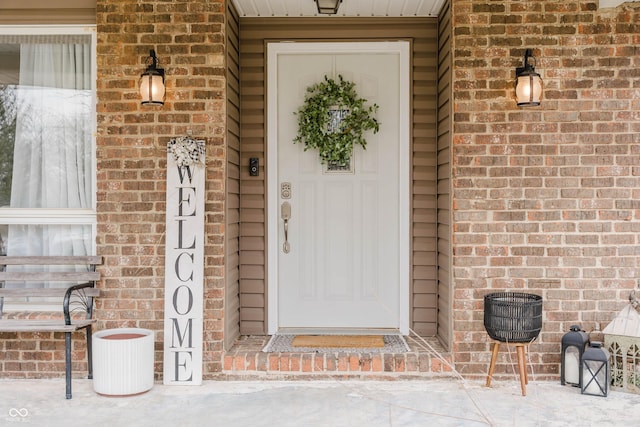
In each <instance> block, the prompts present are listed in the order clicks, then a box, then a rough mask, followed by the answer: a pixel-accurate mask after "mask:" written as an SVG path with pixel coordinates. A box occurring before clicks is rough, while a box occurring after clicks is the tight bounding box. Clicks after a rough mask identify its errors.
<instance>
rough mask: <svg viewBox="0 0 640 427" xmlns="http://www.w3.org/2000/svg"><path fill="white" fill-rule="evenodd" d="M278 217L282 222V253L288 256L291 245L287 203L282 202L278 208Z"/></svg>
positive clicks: (288, 206)
mask: <svg viewBox="0 0 640 427" xmlns="http://www.w3.org/2000/svg"><path fill="white" fill-rule="evenodd" d="M280 216H281V217H282V220H283V221H284V244H283V245H282V251H283V252H284V253H285V254H288V253H289V252H290V251H291V245H290V244H289V220H290V219H291V205H290V204H289V202H284V203H283V204H282V206H281V207H280Z"/></svg>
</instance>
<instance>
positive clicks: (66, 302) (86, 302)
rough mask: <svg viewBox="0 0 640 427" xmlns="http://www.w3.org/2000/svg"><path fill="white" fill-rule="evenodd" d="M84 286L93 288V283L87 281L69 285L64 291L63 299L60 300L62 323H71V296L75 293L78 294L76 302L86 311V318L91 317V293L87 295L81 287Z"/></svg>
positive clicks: (84, 287) (83, 287)
mask: <svg viewBox="0 0 640 427" xmlns="http://www.w3.org/2000/svg"><path fill="white" fill-rule="evenodd" d="M86 288H91V289H94V288H95V283H93V282H87V283H81V284H78V285H73V286H69V287H68V288H67V291H66V292H65V293H64V299H63V300H62V311H63V312H64V323H65V324H66V325H70V324H71V311H72V310H71V308H70V306H71V296H72V295H73V294H74V293H76V294H77V295H78V298H79V301H77V303H78V304H80V306H81V307H82V308H83V309H84V311H85V312H86V319H91V318H93V293H91V294H90V295H87V294H86V293H85V292H84V291H83V289H86Z"/></svg>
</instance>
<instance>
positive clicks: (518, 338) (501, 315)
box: [484, 292, 542, 343]
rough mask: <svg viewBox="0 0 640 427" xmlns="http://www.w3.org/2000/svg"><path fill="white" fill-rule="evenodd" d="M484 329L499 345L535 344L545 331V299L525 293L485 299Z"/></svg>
mask: <svg viewBox="0 0 640 427" xmlns="http://www.w3.org/2000/svg"><path fill="white" fill-rule="evenodd" d="M484 327H485V329H486V330H487V333H488V334H489V336H490V337H491V338H493V339H494V340H497V341H502V342H516V343H521V342H530V341H533V340H534V339H536V338H537V337H538V334H539V333H540V330H541V329H542V297H541V296H539V295H534V294H526V293H522V292H496V293H492V294H487V295H485V297H484Z"/></svg>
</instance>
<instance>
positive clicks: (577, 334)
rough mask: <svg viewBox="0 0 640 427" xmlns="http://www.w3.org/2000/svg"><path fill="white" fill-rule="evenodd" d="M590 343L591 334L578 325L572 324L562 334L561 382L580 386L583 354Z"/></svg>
mask: <svg viewBox="0 0 640 427" xmlns="http://www.w3.org/2000/svg"><path fill="white" fill-rule="evenodd" d="M588 345H589V335H588V334H587V333H586V332H584V331H583V330H582V328H581V327H580V326H578V325H572V326H571V328H569V332H567V333H566V334H564V335H563V336H562V353H561V357H562V358H561V360H560V364H561V365H560V369H561V371H560V384H562V385H566V384H569V385H572V386H574V387H580V386H581V382H580V379H581V378H582V355H583V354H584V352H585V350H586V349H587V346H588Z"/></svg>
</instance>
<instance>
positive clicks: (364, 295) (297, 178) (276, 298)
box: [268, 42, 409, 334]
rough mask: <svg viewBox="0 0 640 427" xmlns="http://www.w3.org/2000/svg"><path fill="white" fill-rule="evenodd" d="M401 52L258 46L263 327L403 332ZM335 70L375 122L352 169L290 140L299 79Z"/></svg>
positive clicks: (360, 46)
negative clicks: (264, 121) (262, 82)
mask: <svg viewBox="0 0 640 427" xmlns="http://www.w3.org/2000/svg"><path fill="white" fill-rule="evenodd" d="M408 52H409V44H408V43H407V42H375V43H273V44H269V46H268V125H269V131H268V153H269V154H268V171H269V172H268V182H269V197H268V205H269V234H268V235H269V290H268V293H269V332H270V333H275V332H277V331H281V330H283V329H290V328H294V329H309V330H336V329H340V330H349V329H351V330H360V329H394V330H400V331H401V332H403V333H405V334H406V333H408V325H409V320H408V319H409V314H408V311H409V300H408V298H409V261H408V253H409V247H408V245H409V244H408V238H409V225H408V224H409V202H408V200H409V170H408V169H409V136H408V134H409V131H408V129H409V113H408V112H409V88H408V86H409V84H408V79H409V59H408V58H409V54H408ZM339 75H341V76H342V77H343V78H344V79H345V80H349V81H352V82H354V83H355V84H356V86H355V88H356V91H357V92H358V95H359V96H360V97H361V98H364V99H366V100H367V104H369V105H371V104H373V103H375V104H377V105H378V106H379V110H378V112H377V113H376V118H377V119H378V121H379V122H380V131H379V132H378V133H377V134H373V133H372V132H368V133H367V134H366V140H367V147H366V150H363V149H362V147H360V146H357V147H355V149H354V152H353V155H352V158H351V163H352V165H351V170H350V171H343V170H338V171H331V170H327V169H328V168H327V166H326V165H323V164H321V163H320V157H319V156H318V152H317V151H316V150H309V151H304V146H303V145H302V144H299V143H298V144H294V143H293V140H294V138H295V136H296V134H297V116H296V115H294V112H296V111H297V110H298V108H299V107H300V106H301V105H302V104H303V103H304V99H305V94H306V88H307V87H309V86H310V85H312V84H314V83H317V82H321V81H323V79H324V78H325V76H328V77H329V78H333V79H335V80H337V79H338V76H339ZM283 205H288V206H290V212H291V213H290V219H289V220H288V223H287V224H286V225H287V230H286V231H287V233H286V243H287V244H288V247H289V250H288V251H286V250H284V245H285V221H284V219H283V208H282V206H283ZM285 209H287V208H285Z"/></svg>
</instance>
